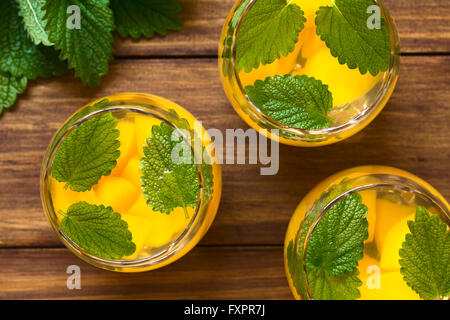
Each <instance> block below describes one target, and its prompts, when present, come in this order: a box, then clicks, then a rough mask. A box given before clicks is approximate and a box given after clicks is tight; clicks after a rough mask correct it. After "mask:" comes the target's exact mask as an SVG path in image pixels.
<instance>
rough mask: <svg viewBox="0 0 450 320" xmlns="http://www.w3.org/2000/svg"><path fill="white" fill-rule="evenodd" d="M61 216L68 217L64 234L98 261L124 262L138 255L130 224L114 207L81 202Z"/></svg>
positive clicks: (63, 221)
mask: <svg viewBox="0 0 450 320" xmlns="http://www.w3.org/2000/svg"><path fill="white" fill-rule="evenodd" d="M60 214H62V215H63V216H64V218H63V219H62V221H61V225H60V226H61V230H62V231H63V232H64V233H65V234H66V235H67V237H69V239H70V240H72V241H73V242H74V243H76V244H77V245H78V246H79V247H80V248H82V249H83V250H85V251H86V252H88V253H90V254H92V255H94V256H96V257H99V258H104V259H120V258H123V257H125V256H129V255H132V254H133V253H134V252H135V251H136V245H135V244H134V243H133V242H132V234H131V232H130V231H129V230H128V224H127V223H126V222H125V221H124V220H122V219H121V216H120V214H118V213H117V212H114V210H113V209H112V208H111V207H105V206H103V205H100V206H97V205H92V204H89V203H87V202H84V201H80V202H77V203H74V204H72V205H71V206H70V207H69V208H68V209H67V212H66V213H64V212H60Z"/></svg>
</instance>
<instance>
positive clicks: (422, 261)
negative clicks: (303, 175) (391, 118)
mask: <svg viewBox="0 0 450 320" xmlns="http://www.w3.org/2000/svg"><path fill="white" fill-rule="evenodd" d="M449 226H450V206H449V204H448V202H447V201H446V200H445V199H444V198H443V197H442V195H441V194H439V192H438V191H436V190H435V189H434V188H433V187H432V186H430V185H429V184H428V183H426V182H425V181H423V180H422V179H420V178H418V177H416V176H414V175H412V174H410V173H408V172H406V171H403V170H399V169H395V168H391V167H382V166H364V167H357V168H353V169H349V170H345V171H342V172H339V173H337V174H335V175H333V176H331V177H329V178H327V179H326V180H324V181H322V182H321V183H319V184H318V185H317V186H316V187H314V188H313V189H312V190H311V191H310V192H309V193H308V194H307V195H306V196H305V197H304V198H303V200H302V201H301V202H300V204H299V205H298V207H297V209H296V211H295V213H294V215H293V216H292V218H291V221H290V223H289V227H288V230H287V233H286V239H285V247H284V260H285V269H286V275H287V278H288V281H289V285H290V287H291V291H292V293H293V295H294V296H295V298H297V299H316V300H322V299H323V300H342V299H345V300H347V299H348V300H352V299H364V300H415V299H448V297H449V295H450V284H449V279H450V269H449V266H450V234H449Z"/></svg>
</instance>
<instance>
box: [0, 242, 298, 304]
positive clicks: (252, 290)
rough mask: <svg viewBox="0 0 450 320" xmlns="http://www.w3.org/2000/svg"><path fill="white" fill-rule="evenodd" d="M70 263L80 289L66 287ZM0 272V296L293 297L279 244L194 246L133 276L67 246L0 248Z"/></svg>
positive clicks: (70, 297) (129, 297)
mask: <svg viewBox="0 0 450 320" xmlns="http://www.w3.org/2000/svg"><path fill="white" fill-rule="evenodd" d="M30 261H33V264H30ZM49 261H51V262H52V263H49ZM69 265H78V266H79V267H80V270H81V289H80V290H68V289H67V285H66V282H67V278H68V276H69V275H68V274H67V273H66V269H67V267H68V266H69ZM0 270H1V272H0V283H1V289H0V299H33V298H36V297H38V298H40V299H90V298H102V299H291V293H290V291H289V287H288V284H287V280H286V277H285V273H284V266H283V252H282V249H281V247H260V248H253V247H238V248H234V247H218V248H214V247H197V248H195V249H194V250H192V251H191V252H190V253H188V254H187V255H186V256H185V257H183V259H181V260H179V261H177V262H175V263H173V264H171V265H169V266H167V267H165V268H162V269H158V270H154V271H151V272H145V273H134V274H123V273H115V272H110V271H104V270H100V269H97V268H95V267H92V266H90V265H88V264H86V263H84V262H82V261H81V260H79V259H78V258H77V257H76V256H75V255H73V254H72V253H70V252H69V251H67V250H65V249H0ZM268 288H270V290H268Z"/></svg>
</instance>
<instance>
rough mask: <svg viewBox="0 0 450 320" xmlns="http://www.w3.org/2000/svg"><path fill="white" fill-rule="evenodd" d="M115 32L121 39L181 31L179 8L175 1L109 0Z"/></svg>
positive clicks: (181, 22) (181, 21)
mask: <svg viewBox="0 0 450 320" xmlns="http://www.w3.org/2000/svg"><path fill="white" fill-rule="evenodd" d="M111 8H112V10H113V12H114V22H115V25H116V30H117V32H119V34H120V36H121V37H127V36H131V37H133V38H134V39H138V38H140V37H142V36H145V37H147V38H151V37H153V36H154V35H155V33H157V34H159V35H161V36H165V35H166V34H167V31H168V30H181V28H182V27H183V20H182V19H181V17H180V15H179V13H180V11H181V6H180V5H179V4H178V3H177V2H176V1H175V0H133V1H121V0H111Z"/></svg>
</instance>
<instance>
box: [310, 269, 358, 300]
mask: <svg viewBox="0 0 450 320" xmlns="http://www.w3.org/2000/svg"><path fill="white" fill-rule="evenodd" d="M358 275H359V271H358V269H355V270H353V271H348V272H346V273H343V274H341V275H339V276H330V275H329V274H328V272H327V271H326V270H324V269H314V270H310V271H308V281H309V287H310V289H311V292H312V294H313V297H314V299H316V300H354V299H358V298H360V297H361V293H360V292H359V289H358V287H360V286H361V285H362V282H361V280H359V278H358Z"/></svg>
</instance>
